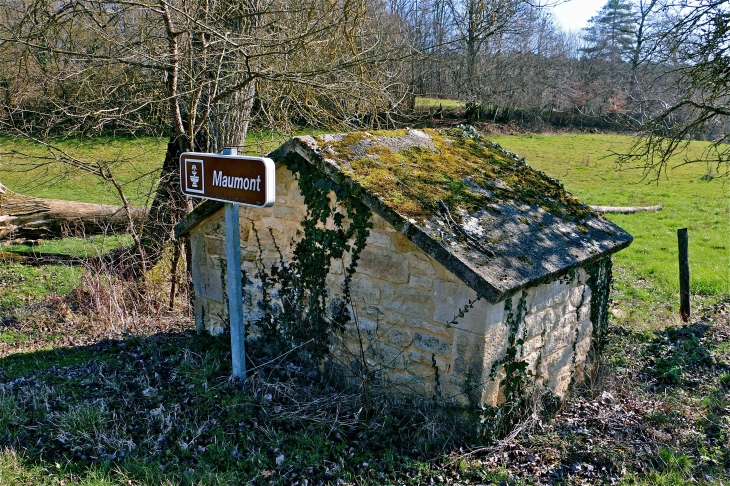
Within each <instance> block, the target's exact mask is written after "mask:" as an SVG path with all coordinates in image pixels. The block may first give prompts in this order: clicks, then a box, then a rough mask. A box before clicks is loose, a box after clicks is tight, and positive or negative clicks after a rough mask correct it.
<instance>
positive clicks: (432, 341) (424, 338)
mask: <svg viewBox="0 0 730 486" xmlns="http://www.w3.org/2000/svg"><path fill="white" fill-rule="evenodd" d="M413 344H414V346H415V347H416V349H418V350H419V351H423V352H424V353H433V354H436V355H441V356H450V355H451V345H452V343H450V342H448V341H446V340H444V339H443V338H441V337H437V336H432V335H429V334H425V333H420V332H417V333H415V334H414V336H413Z"/></svg>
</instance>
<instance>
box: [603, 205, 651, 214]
mask: <svg viewBox="0 0 730 486" xmlns="http://www.w3.org/2000/svg"><path fill="white" fill-rule="evenodd" d="M591 209H592V210H594V211H596V212H598V213H617V214H631V213H640V212H642V211H654V212H656V211H661V210H662V209H664V207H663V206H591Z"/></svg>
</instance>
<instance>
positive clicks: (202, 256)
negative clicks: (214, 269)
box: [190, 231, 207, 268]
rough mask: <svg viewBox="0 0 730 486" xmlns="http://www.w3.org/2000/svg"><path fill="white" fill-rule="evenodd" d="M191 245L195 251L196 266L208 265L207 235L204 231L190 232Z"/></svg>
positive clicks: (194, 264)
mask: <svg viewBox="0 0 730 486" xmlns="http://www.w3.org/2000/svg"><path fill="white" fill-rule="evenodd" d="M190 246H191V247H192V252H193V265H192V268H195V267H196V266H198V265H206V263H207V261H206V260H207V256H206V253H205V236H204V234H203V233H201V232H198V231H193V232H192V233H190Z"/></svg>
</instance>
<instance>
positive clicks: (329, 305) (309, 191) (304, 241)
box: [254, 154, 373, 362]
mask: <svg viewBox="0 0 730 486" xmlns="http://www.w3.org/2000/svg"><path fill="white" fill-rule="evenodd" d="M284 163H285V164H286V166H287V168H288V169H289V170H290V171H291V172H292V173H293V174H294V175H295V177H297V180H298V185H299V191H300V192H301V194H302V196H303V198H304V203H305V204H306V207H307V212H306V215H305V217H304V219H303V220H302V221H301V238H300V239H299V240H298V241H295V242H292V254H291V258H290V259H289V260H287V259H286V258H285V257H284V254H283V252H282V251H281V248H280V247H279V246H278V244H277V243H276V240H275V239H274V246H275V249H276V251H277V252H278V255H279V259H278V262H277V263H276V264H273V265H272V266H271V268H269V269H267V268H264V266H263V264H260V265H259V269H258V272H257V274H256V276H257V278H258V279H259V280H260V282H261V286H262V293H263V296H262V305H261V307H262V310H263V317H262V318H261V319H260V320H259V321H258V322H257V323H256V324H257V325H258V327H259V329H261V331H262V336H261V338H262V339H264V340H265V341H267V342H268V343H270V344H273V345H276V346H278V347H287V348H289V349H291V348H292V347H294V348H297V349H300V350H301V351H304V354H305V355H306V356H307V357H308V358H311V359H312V360H313V361H315V362H319V361H321V360H322V359H323V358H324V357H325V355H326V354H327V353H328V352H329V350H330V347H331V344H332V339H333V336H334V333H337V332H341V331H342V330H343V328H344V326H345V324H346V323H347V322H348V321H349V320H350V312H349V310H348V308H347V305H346V303H347V302H350V284H351V280H352V277H353V275H354V274H355V270H356V268H357V264H358V260H359V258H360V254H361V252H362V251H363V249H364V248H365V245H366V241H367V238H368V235H369V234H370V228H372V226H373V224H372V212H371V211H370V209H369V208H368V207H367V206H365V204H363V203H362V201H360V199H359V198H357V197H355V195H353V194H351V193H349V192H348V191H347V190H345V189H344V188H343V187H341V186H339V185H338V184H336V183H334V182H332V181H331V180H330V179H328V178H327V177H326V176H325V175H324V174H323V173H322V172H320V171H319V170H318V169H316V168H315V167H313V166H312V165H310V164H309V163H308V162H306V161H305V160H304V159H303V158H301V157H299V156H297V155H295V154H291V155H289V156H288V157H287V158H286V159H285V160H284ZM331 194H334V196H335V198H334V201H332V198H331ZM254 232H256V228H255V227H254ZM271 236H272V239H273V233H272V234H271ZM256 239H257V242H258V244H259V252H260V253H262V252H263V250H262V248H261V243H260V240H259V237H258V233H256ZM346 253H349V256H350V261H349V264H348V265H347V267H346V268H345V275H344V278H343V282H342V295H341V299H333V297H334V296H332V295H329V291H328V287H327V276H328V274H329V273H330V270H331V267H332V262H333V261H334V260H341V259H343V258H344V257H345V254H346ZM261 260H262V259H259V261H261ZM274 300H276V301H277V302H278V305H273V302H274ZM333 303H334V305H333Z"/></svg>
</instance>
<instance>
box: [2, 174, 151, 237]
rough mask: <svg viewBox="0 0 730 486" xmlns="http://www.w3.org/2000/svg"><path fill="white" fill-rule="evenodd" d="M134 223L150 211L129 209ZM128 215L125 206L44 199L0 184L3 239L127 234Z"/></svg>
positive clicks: (142, 219)
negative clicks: (20, 192)
mask: <svg viewBox="0 0 730 486" xmlns="http://www.w3.org/2000/svg"><path fill="white" fill-rule="evenodd" d="M129 210H130V214H131V217H132V220H133V221H134V222H135V224H141V223H142V222H143V221H144V219H145V216H146V215H147V209H146V208H143V207H137V206H132V207H130V208H129ZM128 231H129V216H128V215H127V211H126V209H125V208H124V206H107V205H104V204H91V203H84V202H77V201H61V200H58V199H41V198H37V197H31V196H25V195H22V194H18V193H16V192H13V191H11V190H10V189H8V188H7V187H5V186H3V185H2V183H0V240H5V239H9V238H25V239H51V238H61V237H64V236H69V235H83V236H89V235H95V234H105V233H109V234H112V233H126V232H128Z"/></svg>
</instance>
